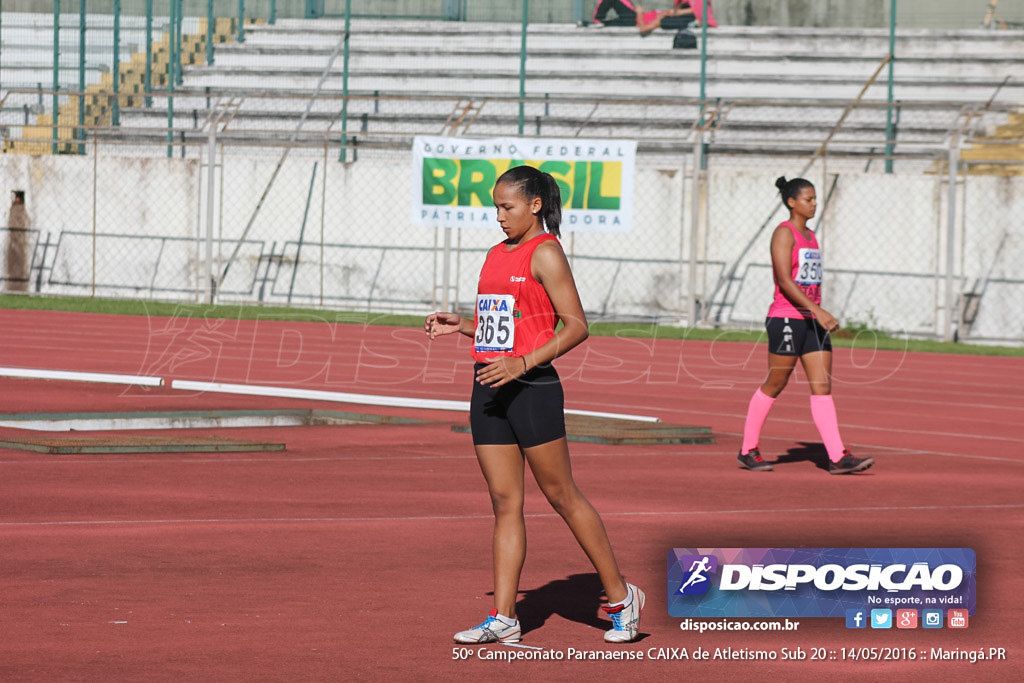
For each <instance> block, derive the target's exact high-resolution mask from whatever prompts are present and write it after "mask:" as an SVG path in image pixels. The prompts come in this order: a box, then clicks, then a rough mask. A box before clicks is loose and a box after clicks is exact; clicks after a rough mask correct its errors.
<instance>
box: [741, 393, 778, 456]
mask: <svg viewBox="0 0 1024 683" xmlns="http://www.w3.org/2000/svg"><path fill="white" fill-rule="evenodd" d="M774 403H775V399H774V398H772V397H771V396H769V395H768V394H766V393H764V392H763V391H761V388H760V387H758V388H757V391H755V392H754V395H753V396H751V397H750V405H749V406H747V421H746V422H745V423H744V424H743V448H742V449H740V452H741V453H749V452H750V451H752V450H754V449H755V448H757V442H758V441H759V440H760V439H761V427H763V426H764V421H765V420H766V419H767V418H768V412H769V411H770V410H771V409H772V404H774Z"/></svg>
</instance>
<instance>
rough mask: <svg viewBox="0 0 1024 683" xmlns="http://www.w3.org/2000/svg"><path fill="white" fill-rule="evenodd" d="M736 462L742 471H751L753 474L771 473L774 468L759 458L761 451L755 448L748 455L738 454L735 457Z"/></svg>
mask: <svg viewBox="0 0 1024 683" xmlns="http://www.w3.org/2000/svg"><path fill="white" fill-rule="evenodd" d="M736 462H738V463H739V464H740V465H741V466H742V467H743V468H744V469H748V470H753V471H755V472H771V471H772V470H773V469H775V468H774V467H772V464H771V463H770V462H767V461H766V460H765V459H764V458H762V457H761V451H759V450H757V449H756V448H755V449H754V450H752V451H750V452H749V453H743V452H740V454H739V455H738V456H736Z"/></svg>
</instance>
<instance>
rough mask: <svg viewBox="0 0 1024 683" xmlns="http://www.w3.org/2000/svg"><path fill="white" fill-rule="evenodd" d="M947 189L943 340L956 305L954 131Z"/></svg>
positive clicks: (956, 157) (948, 336)
mask: <svg viewBox="0 0 1024 683" xmlns="http://www.w3.org/2000/svg"><path fill="white" fill-rule="evenodd" d="M947 163H948V164H949V175H948V182H949V190H948V192H947V197H946V315H945V321H944V322H945V329H944V331H943V334H942V339H943V341H947V342H951V341H953V317H954V314H953V308H954V306H955V305H956V298H955V296H956V295H955V294H954V293H953V278H954V276H955V273H954V270H955V268H954V263H953V261H954V259H955V258H956V243H955V235H956V177H957V170H958V167H959V166H960V135H959V133H954V135H953V139H952V140H951V141H950V143H949V160H948V162H947Z"/></svg>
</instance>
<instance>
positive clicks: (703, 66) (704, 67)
mask: <svg viewBox="0 0 1024 683" xmlns="http://www.w3.org/2000/svg"><path fill="white" fill-rule="evenodd" d="M701 5H702V7H703V10H702V12H701V20H700V123H701V125H702V126H703V125H704V100H705V99H706V98H707V85H708V0H701ZM702 154H703V153H702ZM700 167H701V168H704V163H703V160H702V161H701V165H700Z"/></svg>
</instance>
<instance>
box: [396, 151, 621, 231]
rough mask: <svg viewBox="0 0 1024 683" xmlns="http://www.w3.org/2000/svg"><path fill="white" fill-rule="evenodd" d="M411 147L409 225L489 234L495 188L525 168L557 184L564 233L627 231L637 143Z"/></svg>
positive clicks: (495, 221)
mask: <svg viewBox="0 0 1024 683" xmlns="http://www.w3.org/2000/svg"><path fill="white" fill-rule="evenodd" d="M412 148H413V161H412V169H413V178H412V194H413V197H412V222H413V224H414V225H424V226H428V227H443V228H487V229H493V228H494V227H495V226H496V223H497V218H496V213H495V209H494V203H493V199H492V196H491V190H492V188H493V187H494V183H495V181H497V179H498V177H499V176H501V174H502V173H504V172H505V171H507V170H508V169H509V168H512V167H513V166H522V165H524V164H525V165H527V166H534V167H536V168H539V169H540V170H542V171H544V172H546V173H550V174H551V175H552V177H553V178H554V179H555V181H556V182H557V183H558V187H559V190H560V191H561V194H562V230H563V231H565V232H573V231H576V232H630V231H631V230H632V229H633V176H634V171H635V161H636V141H635V140H583V139H579V138H564V139H563V138H490V139H487V140H473V139H469V138H455V137H417V138H415V139H414V140H413V147H412Z"/></svg>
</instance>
